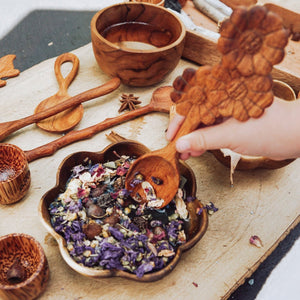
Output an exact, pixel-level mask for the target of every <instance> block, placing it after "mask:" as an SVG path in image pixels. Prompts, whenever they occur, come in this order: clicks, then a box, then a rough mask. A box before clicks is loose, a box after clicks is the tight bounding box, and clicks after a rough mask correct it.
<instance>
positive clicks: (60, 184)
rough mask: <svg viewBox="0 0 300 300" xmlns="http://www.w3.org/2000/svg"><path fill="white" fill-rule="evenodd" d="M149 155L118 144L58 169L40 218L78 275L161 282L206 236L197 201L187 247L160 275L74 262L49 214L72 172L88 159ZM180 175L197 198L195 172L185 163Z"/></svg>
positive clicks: (70, 160)
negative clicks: (93, 266)
mask: <svg viewBox="0 0 300 300" xmlns="http://www.w3.org/2000/svg"><path fill="white" fill-rule="evenodd" d="M146 152H149V149H148V148H146V147H145V146H144V145H142V144H140V143H138V142H135V141H130V140H126V141H121V142H117V143H113V144H111V145H110V146H108V147H106V148H105V149H104V150H103V151H101V152H77V153H74V154H71V155H69V156H68V157H66V158H65V159H64V160H63V162H62V163H61V165H60V166H59V168H58V172H57V183H56V185H55V186H54V187H53V188H52V189H50V190H49V191H48V192H46V193H45V195H44V196H43V197H42V199H41V200H40V204H39V213H40V217H41V221H42V223H43V225H44V226H45V227H46V229H47V231H48V232H49V233H50V234H51V235H52V236H53V237H54V238H55V239H56V241H57V242H58V245H59V249H60V252H61V255H62V257H63V258H64V260H65V261H66V263H67V264H68V265H69V266H70V267H71V268H72V269H74V270H75V271H77V272H78V273H80V274H82V275H85V276H89V277H93V278H105V277H114V276H117V277H123V278H127V279H132V280H136V281H140V282H149V281H155V280H159V279H161V278H162V277H164V276H166V275H167V274H169V273H170V272H171V271H172V270H173V269H174V267H175V266H176V265H177V263H178V261H179V260H180V257H181V254H182V253H183V252H184V251H186V250H188V249H190V248H191V247H193V246H194V245H195V244H196V243H197V242H198V241H199V240H200V239H201V238H202V236H203V235H204V233H205V232H206V229H207V226H208V217H207V213H206V210H205V209H204V210H203V206H202V204H201V203H200V202H199V201H198V200H197V199H196V200H194V201H191V202H187V203H186V204H187V209H188V211H189V219H190V221H189V225H188V226H187V228H186V229H185V233H186V236H187V241H186V243H184V244H182V245H181V246H179V247H178V248H177V252H176V254H175V256H174V258H173V260H171V262H170V263H169V264H168V265H167V266H166V267H164V268H163V269H160V270H159V271H155V272H152V273H146V274H144V275H143V276H142V277H137V276H136V275H135V274H133V273H129V272H126V271H123V270H116V269H110V270H108V269H103V270H99V269H95V268H90V267H86V266H83V265H80V264H78V263H77V262H75V260H73V258H72V257H71V256H70V254H69V252H68V250H67V248H66V241H65V239H64V238H63V237H62V236H61V235H59V234H58V233H57V232H56V231H55V230H54V229H53V227H52V225H51V222H50V214H49V205H50V203H51V202H53V201H54V200H55V199H56V198H57V196H58V195H59V194H60V193H61V192H62V191H63V190H64V189H65V186H66V182H67V180H68V179H69V177H70V175H71V169H72V168H73V167H74V166H77V165H79V164H81V163H83V161H84V160H85V159H86V158H87V157H88V158H89V159H90V160H91V161H92V164H94V163H98V162H103V163H104V162H107V161H109V160H115V159H116V158H117V157H116V155H115V153H118V154H119V155H130V156H137V157H138V156H141V155H143V154H144V153H146ZM180 173H181V175H183V176H184V177H185V178H186V179H187V184H186V192H187V195H191V196H195V194H196V181H195V177H194V174H193V172H192V170H191V169H190V168H189V167H188V166H187V165H186V164H184V163H182V164H181V165H180ZM199 210H200V211H201V210H203V211H202V213H201V214H198V213H197V212H198V211H199Z"/></svg>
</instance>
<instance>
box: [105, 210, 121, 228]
mask: <svg viewBox="0 0 300 300" xmlns="http://www.w3.org/2000/svg"><path fill="white" fill-rule="evenodd" d="M119 221H120V216H119V215H117V214H115V213H114V214H112V215H111V216H109V217H106V218H105V219H104V223H105V224H109V225H110V226H115V225H116V224H117V223H118V222H119Z"/></svg>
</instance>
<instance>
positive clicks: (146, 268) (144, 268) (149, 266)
mask: <svg viewBox="0 0 300 300" xmlns="http://www.w3.org/2000/svg"><path fill="white" fill-rule="evenodd" d="M152 270H153V263H151V262H148V263H144V264H141V265H140V266H139V267H138V268H137V269H136V271H135V274H136V276H137V277H139V278H141V277H143V276H144V274H145V273H148V272H151V271H152Z"/></svg>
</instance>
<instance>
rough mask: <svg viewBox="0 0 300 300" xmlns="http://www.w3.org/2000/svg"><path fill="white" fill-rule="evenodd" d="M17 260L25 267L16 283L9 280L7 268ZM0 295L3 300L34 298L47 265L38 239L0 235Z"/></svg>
mask: <svg viewBox="0 0 300 300" xmlns="http://www.w3.org/2000/svg"><path fill="white" fill-rule="evenodd" d="M16 259H18V260H19V263H20V265H21V266H22V267H23V268H24V270H25V276H24V279H23V281H21V282H20V283H16V284H14V283H11V282H10V281H8V279H7V271H8V270H9V269H10V268H11V266H12V265H13V264H14V261H15V260H16ZM0 262H1V272H0V297H1V299H3V300H32V299H36V298H37V297H38V296H39V295H40V294H41V293H42V292H43V291H44V290H45V288H46V286H47V283H48V279H49V266H48V261H47V258H46V256H45V253H44V250H43V249H42V247H41V245H40V244H39V242H37V241H36V240H35V239H34V238H33V237H32V236H29V235H27V234H16V233H15V234H9V235H6V236H3V237H0Z"/></svg>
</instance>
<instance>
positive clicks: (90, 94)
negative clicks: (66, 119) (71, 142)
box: [0, 78, 120, 141]
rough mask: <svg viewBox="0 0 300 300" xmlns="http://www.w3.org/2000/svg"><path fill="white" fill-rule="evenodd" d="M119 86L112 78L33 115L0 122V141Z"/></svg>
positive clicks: (118, 82) (117, 81)
mask: <svg viewBox="0 0 300 300" xmlns="http://www.w3.org/2000/svg"><path fill="white" fill-rule="evenodd" d="M119 86H120V79H119V78H113V79H111V80H109V81H108V82H107V83H105V84H103V85H101V86H98V87H96V88H93V89H90V90H88V91H85V92H82V93H80V94H78V95H76V96H73V97H71V98H69V99H67V100H65V101H64V102H61V103H59V104H57V105H56V106H54V107H50V108H48V109H46V110H43V111H41V112H39V113H36V114H34V115H31V116H28V117H25V118H22V119H19V120H14V121H9V122H4V123H0V141H2V140H4V139H5V138H6V137H8V136H9V135H10V134H11V133H13V132H15V131H16V130H18V129H20V128H23V127H25V126H27V125H30V124H33V123H35V122H38V121H41V120H43V119H45V118H47V117H49V116H53V115H55V114H57V113H59V112H61V111H64V110H66V109H68V108H70V107H72V106H74V105H77V104H80V103H82V102H85V101H88V100H91V99H94V98H96V97H100V96H103V95H106V94H109V93H110V92H112V91H114V90H115V89H117V88H118V87H119Z"/></svg>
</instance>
